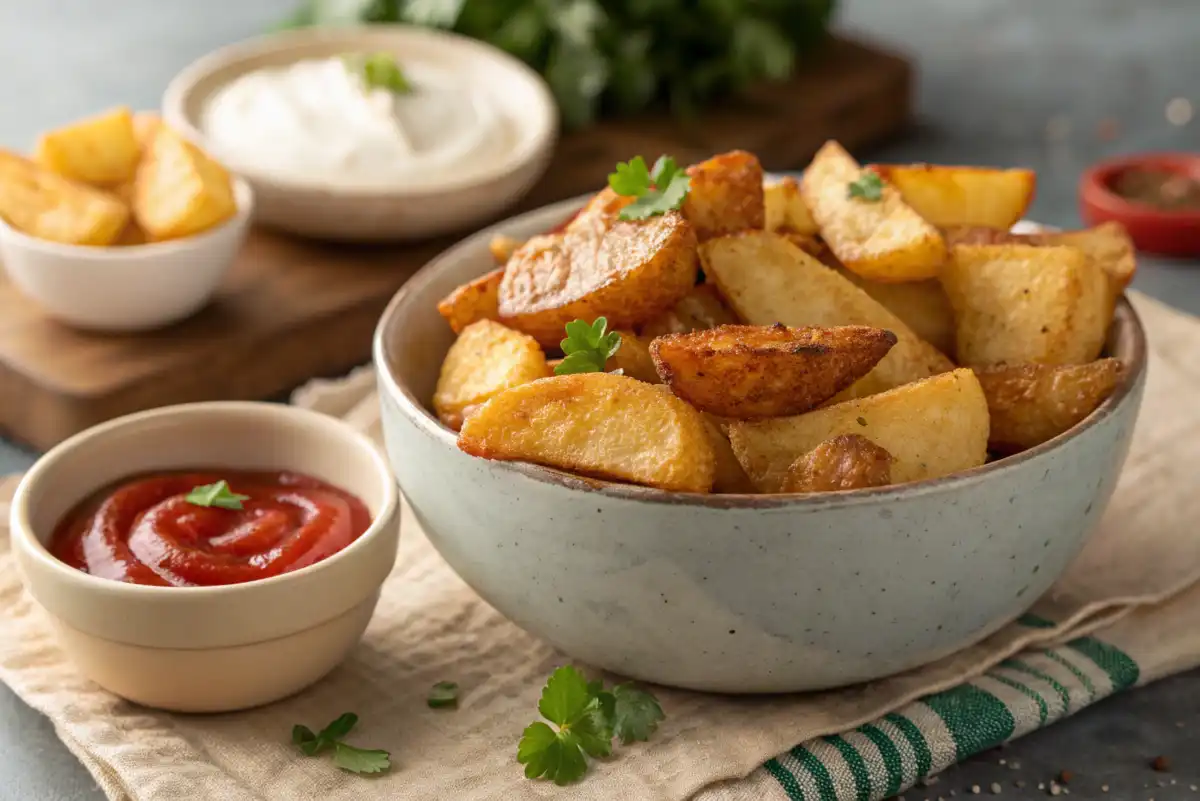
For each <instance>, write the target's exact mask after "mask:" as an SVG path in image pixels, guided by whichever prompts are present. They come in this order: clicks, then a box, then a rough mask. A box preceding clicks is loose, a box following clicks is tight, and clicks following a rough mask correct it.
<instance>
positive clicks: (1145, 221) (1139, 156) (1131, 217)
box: [1079, 151, 1200, 230]
mask: <svg viewBox="0 0 1200 801" xmlns="http://www.w3.org/2000/svg"><path fill="white" fill-rule="evenodd" d="M1147 167H1149V168H1152V167H1157V168H1159V169H1162V170H1165V171H1167V172H1172V173H1177V174H1182V175H1188V176H1189V177H1191V178H1193V179H1200V155H1197V154H1195V153H1183V152H1169V151H1158V152H1150V153H1136V154H1132V155H1128V156H1116V157H1114V158H1109V159H1104V160H1102V161H1098V162H1096V163H1095V164H1093V165H1092V166H1091V167H1089V168H1088V169H1087V170H1085V171H1084V173H1083V175H1082V177H1081V178H1080V179H1079V194H1080V200H1081V202H1082V203H1083V204H1084V205H1085V206H1089V207H1091V209H1092V211H1093V212H1100V213H1103V214H1104V215H1106V216H1108V217H1109V218H1111V219H1115V220H1118V221H1120V222H1125V223H1131V224H1134V225H1142V226H1156V227H1158V228H1159V229H1172V230H1188V229H1190V228H1191V227H1192V226H1200V209H1191V210H1189V209H1183V210H1175V211H1171V210H1165V209H1157V208H1154V207H1153V206H1149V205H1145V204H1141V203H1134V202H1132V201H1129V200H1126V199H1125V198H1123V197H1121V196H1120V195H1118V194H1117V193H1116V192H1114V191H1113V190H1112V188H1111V182H1112V180H1113V178H1115V177H1116V176H1117V175H1119V174H1120V173H1122V172H1125V171H1126V170H1131V169H1137V168H1147Z"/></svg>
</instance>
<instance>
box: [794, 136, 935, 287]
mask: <svg viewBox="0 0 1200 801" xmlns="http://www.w3.org/2000/svg"><path fill="white" fill-rule="evenodd" d="M867 172H868V171H867V170H864V169H863V168H862V167H861V166H859V164H858V162H857V161H855V160H854V159H853V158H852V157H851V156H850V154H849V153H847V152H846V151H845V150H844V149H843V148H842V146H841V145H839V144H838V143H837V142H827V143H826V144H825V146H824V147H822V148H821V149H820V150H819V151H818V152H817V155H816V156H815V157H814V158H813V161H812V164H810V165H809V166H808V169H807V170H805V172H804V181H803V182H802V183H801V184H800V191H801V193H802V194H803V196H804V202H805V203H806V204H807V205H808V210H809V211H810V212H811V213H812V217H813V219H814V220H816V222H817V226H818V227H819V228H820V232H821V238H822V239H824V240H825V244H827V245H828V246H829V249H830V250H832V251H833V253H834V255H836V256H837V257H838V259H839V260H840V261H841V262H842V264H844V265H846V268H847V269H848V270H851V271H853V272H856V273H858V274H859V275H861V276H863V277H864V278H869V279H871V280H872V281H921V280H924V279H927V278H934V277H936V276H937V274H938V268H939V267H940V266H941V264H942V262H943V261H945V260H946V244H945V242H943V241H942V236H941V234H940V233H939V232H938V230H937V229H936V228H934V227H933V226H932V225H931V224H930V223H928V222H927V221H925V220H924V219H923V218H922V217H921V216H920V215H919V214H917V212H915V211H913V209H912V208H911V207H910V206H909V205H908V204H907V203H905V202H904V199H903V198H902V197H901V195H900V192H899V191H897V190H896V189H895V188H894V187H892V186H890V185H888V184H887V182H886V181H885V182H884V184H883V187H882V190H881V195H880V197H879V198H878V199H877V200H870V199H867V198H862V197H853V196H851V194H850V187H851V184H855V183H857V182H859V181H861V180H862V179H863V178H864V176H866V175H867Z"/></svg>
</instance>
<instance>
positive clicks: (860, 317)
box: [700, 231, 954, 456]
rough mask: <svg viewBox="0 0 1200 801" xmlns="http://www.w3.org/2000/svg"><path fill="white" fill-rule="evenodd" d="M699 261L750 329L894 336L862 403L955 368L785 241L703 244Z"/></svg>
mask: <svg viewBox="0 0 1200 801" xmlns="http://www.w3.org/2000/svg"><path fill="white" fill-rule="evenodd" d="M700 256H701V259H702V261H703V265H704V273H705V275H706V276H708V278H709V279H710V280H712V281H713V282H714V283H715V284H716V285H717V287H718V288H719V289H720V290H721V294H722V295H723V296H724V298H725V300H726V302H727V303H728V304H729V305H730V306H731V307H732V308H733V310H734V311H735V312H736V313H737V315H738V316H739V317H740V318H741V319H743V320H745V321H746V322H747V323H750V324H753V325H773V324H775V323H783V324H784V325H788V326H794V327H802V326H808V325H816V326H835V325H869V326H873V327H875V328H883V329H885V330H888V331H891V332H892V333H894V334H895V335H896V345H895V346H894V347H893V348H892V349H891V351H889V352H888V355H887V356H885V357H884V358H883V360H882V361H880V362H879V364H877V365H876V366H875V369H873V370H872V371H871V372H870V373H868V374H867V376H866V377H865V378H863V379H862V380H861V381H859V382H858V384H855V385H854V387H853V388H856V389H857V393H856V394H857V395H859V396H861V395H867V394H871V393H873V392H881V391H883V390H886V389H891V388H892V387H897V386H900V385H901V384H907V383H909V382H910V381H917V380H919V379H922V378H927V377H929V376H931V375H935V374H937V373H944V372H946V371H947V370H952V369H954V364H953V363H952V362H951V361H950V360H949V359H948V358H946V357H945V356H944V355H942V354H941V353H940V352H939V351H938V350H937V349H936V348H934V347H933V346H932V345H930V344H929V343H928V342H925V341H924V340H922V339H921V338H920V337H918V336H917V335H916V334H915V333H913V330H912V329H911V328H909V327H908V326H907V325H905V324H904V322H903V321H902V320H901V319H900V318H899V317H897V316H896V315H895V314H893V313H892V312H890V311H888V310H887V309H886V308H885V307H884V306H882V305H881V304H880V303H879V302H878V301H876V300H874V299H873V298H872V297H871V296H870V295H868V294H867V293H866V292H864V291H863V290H861V289H859V288H858V287H856V286H855V285H854V284H852V283H850V281H848V280H847V279H846V278H844V277H843V276H841V275H839V274H838V273H837V271H835V270H831V269H829V268H828V267H826V266H825V265H823V264H821V263H820V262H818V261H817V260H816V259H814V258H813V257H812V256H810V255H808V254H807V253H805V252H804V251H802V250H800V248H798V247H796V246H795V245H794V244H792V243H791V242H789V241H788V240H787V239H786V238H785V237H782V236H780V235H778V234H772V233H766V232H761V231H758V232H749V233H743V234H738V235H736V236H728V237H720V238H718V239H713V240H711V241H709V242H706V243H704V245H702V246H701V248H700ZM813 444H814V445H815V444H816V443H813ZM795 455H796V456H798V455H799V454H795Z"/></svg>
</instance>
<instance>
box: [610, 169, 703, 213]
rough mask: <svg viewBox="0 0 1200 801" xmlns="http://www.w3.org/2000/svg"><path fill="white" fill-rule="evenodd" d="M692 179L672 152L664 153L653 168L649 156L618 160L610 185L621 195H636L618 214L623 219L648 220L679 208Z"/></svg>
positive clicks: (611, 175)
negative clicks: (648, 167) (648, 163)
mask: <svg viewBox="0 0 1200 801" xmlns="http://www.w3.org/2000/svg"><path fill="white" fill-rule="evenodd" d="M690 183H691V180H690V179H689V178H688V176H687V174H686V173H685V172H684V171H683V170H681V169H680V168H679V166H678V165H677V164H676V163H675V159H673V158H671V157H670V156H661V157H659V159H658V161H656V162H654V167H653V169H647V168H646V160H645V159H643V158H642V157H641V156H634V157H633V158H632V159H630V160H629V161H628V162H620V163H618V164H617V169H616V172H613V173H611V174H609V176H608V185H609V186H610V187H612V190H613V191H614V192H616V193H617V194H618V195H622V196H624V197H634V198H636V200H634V201H633V202H632V203H630V204H629V205H628V206H626V207H625V208H623V209H621V213H620V214H618V215H617V218H618V219H621V220H645V219H648V218H650V217H655V216H657V215H659V214H666V213H667V212H668V211H673V210H675V209H678V208H679V207H681V206H682V205H683V201H684V199H685V198H686V197H687V194H688V189H689V188H690Z"/></svg>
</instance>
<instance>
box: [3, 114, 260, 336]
mask: <svg viewBox="0 0 1200 801" xmlns="http://www.w3.org/2000/svg"><path fill="white" fill-rule="evenodd" d="M253 205H254V203H253V197H252V193H251V190H250V187H249V186H248V185H247V184H246V183H245V182H244V181H242V180H241V179H239V178H237V177H235V176H232V175H230V174H229V172H228V171H227V170H226V169H225V168H224V167H222V166H221V165H220V164H218V163H217V162H216V161H214V160H213V159H212V158H210V157H209V156H208V155H207V154H206V153H205V152H204V151H202V150H201V149H200V148H199V147H197V146H196V145H194V144H192V143H191V142H189V141H188V140H186V139H185V138H183V137H182V136H181V135H180V134H178V133H177V132H175V131H174V130H172V129H171V128H169V127H168V126H166V125H164V124H163V123H162V122H161V120H160V119H159V118H158V116H157V115H156V114H152V113H148V112H139V113H137V114H135V113H133V112H131V111H130V110H129V109H128V108H116V109H112V110H109V111H106V112H103V113H100V114H97V115H95V116H92V117H88V118H85V119H82V120H77V121H75V122H73V123H70V124H68V125H66V126H63V127H61V128H57V129H55V130H52V131H47V132H45V133H43V134H42V135H41V136H40V137H38V141H37V145H36V147H35V149H34V151H33V153H31V154H29V155H23V154H20V153H15V152H12V151H6V150H0V263H2V264H3V265H4V268H5V269H6V271H7V273H8V275H9V277H10V278H11V280H12V282H13V283H14V284H15V285H16V287H17V288H18V289H19V290H20V291H21V292H22V293H23V294H25V295H26V296H28V297H29V298H31V299H32V300H33V301H34V302H36V303H37V304H38V305H39V306H40V307H41V308H42V309H43V310H44V311H45V312H46V313H47V314H48V315H50V316H51V317H53V318H55V319H57V320H59V321H61V322H63V323H66V324H68V325H70V326H73V327H76V328H83V329H89V330H96V331H143V330H147V329H153V328H160V327H162V326H165V325H169V324H171V323H174V322H177V321H179V320H182V319H183V318H185V317H188V316H190V315H191V314H193V313H194V312H196V311H197V310H198V309H200V308H201V307H202V306H204V305H205V304H206V303H207V302H208V301H209V299H210V298H211V297H212V295H213V293H214V292H215V291H216V289H217V286H218V284H219V283H220V281H221V278H222V277H223V276H224V275H225V273H226V272H227V271H228V269H229V267H230V266H231V265H232V263H233V259H234V256H235V255H236V253H237V251H238V249H239V248H240V247H241V245H242V242H243V240H244V239H245V236H246V231H247V228H248V226H249V222H250V218H251V213H252V210H253Z"/></svg>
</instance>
